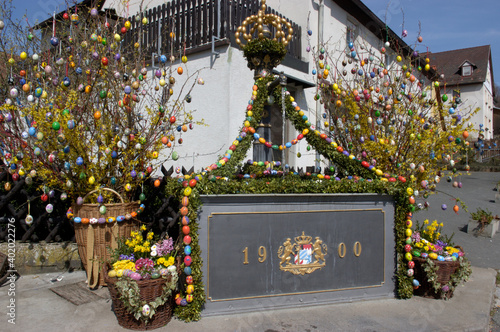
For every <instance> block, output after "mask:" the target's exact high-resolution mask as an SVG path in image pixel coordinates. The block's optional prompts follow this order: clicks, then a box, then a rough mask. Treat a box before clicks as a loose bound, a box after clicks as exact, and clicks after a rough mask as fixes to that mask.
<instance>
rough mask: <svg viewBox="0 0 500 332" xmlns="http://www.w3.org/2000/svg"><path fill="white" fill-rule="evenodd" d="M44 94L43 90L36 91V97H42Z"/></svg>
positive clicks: (37, 89)
mask: <svg viewBox="0 0 500 332" xmlns="http://www.w3.org/2000/svg"><path fill="white" fill-rule="evenodd" d="M42 92H43V90H42V88H36V89H35V96H36V97H40V96H41V95H42Z"/></svg>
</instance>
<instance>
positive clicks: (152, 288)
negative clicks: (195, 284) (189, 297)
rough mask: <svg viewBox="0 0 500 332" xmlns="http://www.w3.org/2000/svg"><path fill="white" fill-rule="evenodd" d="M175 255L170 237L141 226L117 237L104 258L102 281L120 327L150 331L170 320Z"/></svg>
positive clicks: (176, 279)
mask: <svg viewBox="0 0 500 332" xmlns="http://www.w3.org/2000/svg"><path fill="white" fill-rule="evenodd" d="M176 257H177V248H176V246H175V244H174V241H173V239H172V238H171V237H168V235H167V236H166V237H164V238H161V239H160V238H158V237H157V236H156V235H155V234H154V233H153V232H151V231H149V232H147V231H146V227H145V225H142V226H141V228H140V230H138V231H132V232H131V233H130V236H129V237H128V238H120V239H119V241H118V247H117V248H116V249H115V250H114V251H113V253H112V256H111V259H110V261H108V264H109V265H108V266H109V267H110V269H109V271H108V272H107V275H106V283H107V285H108V289H109V293H110V295H111V298H112V301H113V310H114V312H115V315H116V318H117V320H118V323H119V324H120V325H121V326H122V327H125V328H128V329H134V330H150V329H155V328H158V327H161V326H164V325H166V324H167V323H168V322H169V321H170V319H171V317H172V310H173V296H172V295H173V293H172V292H173V291H175V290H176V289H177V281H178V271H177V268H178V267H177V265H176V263H177V261H176ZM189 280H190V279H189V278H188V279H187V281H188V282H189Z"/></svg>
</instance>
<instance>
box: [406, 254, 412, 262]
mask: <svg viewBox="0 0 500 332" xmlns="http://www.w3.org/2000/svg"><path fill="white" fill-rule="evenodd" d="M405 258H406V260H407V261H411V260H412V259H413V256H412V255H411V254H410V253H409V252H407V253H406V254H405Z"/></svg>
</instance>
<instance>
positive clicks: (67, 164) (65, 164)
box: [64, 161, 71, 171]
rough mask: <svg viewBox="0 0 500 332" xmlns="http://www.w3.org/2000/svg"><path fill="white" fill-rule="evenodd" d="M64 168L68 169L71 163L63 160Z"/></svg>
mask: <svg viewBox="0 0 500 332" xmlns="http://www.w3.org/2000/svg"><path fill="white" fill-rule="evenodd" d="M64 169H65V170H67V171H69V170H70V169H71V164H70V163H69V161H65V162H64Z"/></svg>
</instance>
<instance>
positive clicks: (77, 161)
mask: <svg viewBox="0 0 500 332" xmlns="http://www.w3.org/2000/svg"><path fill="white" fill-rule="evenodd" d="M76 164H77V165H78V166H82V165H83V158H82V157H78V158H76Z"/></svg>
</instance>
